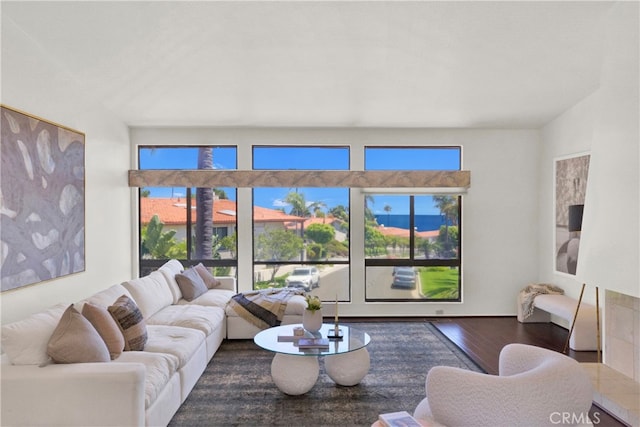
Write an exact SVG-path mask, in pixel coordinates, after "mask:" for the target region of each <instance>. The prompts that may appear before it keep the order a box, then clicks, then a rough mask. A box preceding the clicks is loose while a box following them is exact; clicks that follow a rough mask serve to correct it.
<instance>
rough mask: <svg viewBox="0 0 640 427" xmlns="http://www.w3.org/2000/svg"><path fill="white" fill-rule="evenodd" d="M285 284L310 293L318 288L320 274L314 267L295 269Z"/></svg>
mask: <svg viewBox="0 0 640 427" xmlns="http://www.w3.org/2000/svg"><path fill="white" fill-rule="evenodd" d="M285 282H286V284H287V286H291V287H294V288H302V289H304V290H305V291H310V290H311V289H313V288H317V287H319V286H320V272H319V271H318V269H317V268H316V267H296V268H294V269H293V271H292V272H291V274H290V275H289V276H288V277H287V278H286V279H285Z"/></svg>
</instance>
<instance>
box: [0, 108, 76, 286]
mask: <svg viewBox="0 0 640 427" xmlns="http://www.w3.org/2000/svg"><path fill="white" fill-rule="evenodd" d="M0 109H1V112H0V114H1V129H2V140H1V142H2V147H1V149H0V160H1V163H0V168H1V169H0V189H1V191H2V192H1V193H0V220H1V223H0V245H1V246H0V254H1V258H0V262H1V263H2V264H1V265H0V278H1V281H2V291H7V290H10V289H16V288H20V287H22V286H26V285H30V284H34V283H39V282H42V281H45V280H50V279H55V278H57V277H62V276H66V275H68V274H73V273H78V272H81V271H84V269H85V243H84V233H85V195H84V186H85V181H84V144H85V136H84V134H83V133H82V132H78V131H76V130H73V129H69V128H67V127H64V126H61V125H58V124H55V123H51V122H49V121H47V120H44V119H41V118H38V117H34V116H32V115H30V114H27V113H24V112H21V111H18V110H15V109H13V108H9V107H6V106H0Z"/></svg>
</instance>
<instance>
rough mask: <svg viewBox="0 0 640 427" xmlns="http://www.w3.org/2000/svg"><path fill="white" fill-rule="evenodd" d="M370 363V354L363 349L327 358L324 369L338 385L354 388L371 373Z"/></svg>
mask: <svg viewBox="0 0 640 427" xmlns="http://www.w3.org/2000/svg"><path fill="white" fill-rule="evenodd" d="M370 363H371V361H370V358H369V352H368V351H367V349H366V348H364V347H363V348H361V349H360V350H356V351H351V352H349V353H343V354H334V355H327V356H325V358H324V369H325V371H326V372H327V375H329V378H331V379H332V380H333V382H335V383H336V384H339V385H344V386H353V385H356V384H359V383H360V381H362V379H363V378H364V377H365V376H366V375H367V373H369V366H370Z"/></svg>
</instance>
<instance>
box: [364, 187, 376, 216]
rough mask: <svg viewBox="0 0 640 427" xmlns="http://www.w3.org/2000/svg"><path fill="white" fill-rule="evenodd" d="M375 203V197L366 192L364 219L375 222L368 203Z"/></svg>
mask: <svg viewBox="0 0 640 427" xmlns="http://www.w3.org/2000/svg"><path fill="white" fill-rule="evenodd" d="M375 203H376V199H375V198H374V197H373V196H372V195H371V194H366V195H365V196H364V219H365V220H369V221H374V222H375V219H376V217H375V215H373V212H372V211H371V208H370V207H369V205H374V204H375Z"/></svg>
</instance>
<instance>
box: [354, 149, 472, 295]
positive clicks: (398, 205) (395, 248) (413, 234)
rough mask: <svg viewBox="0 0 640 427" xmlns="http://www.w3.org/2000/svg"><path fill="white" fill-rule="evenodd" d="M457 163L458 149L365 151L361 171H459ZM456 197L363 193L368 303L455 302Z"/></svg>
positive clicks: (458, 245) (457, 261) (457, 256)
mask: <svg viewBox="0 0 640 427" xmlns="http://www.w3.org/2000/svg"><path fill="white" fill-rule="evenodd" d="M460 163H461V162H460V149H459V148H458V147H421V148H415V147H393V148H390V147H368V148H366V150H365V168H366V170H459V169H460V166H461V165H460ZM414 193H417V192H416V191H415V190H414ZM460 200H461V198H460V197H459V196H457V195H451V194H388V193H384V194H376V193H375V191H374V192H367V193H366V195H365V266H366V272H365V274H366V285H365V298H366V300H367V301H404V300H407V301H415V300H422V301H460V296H461V292H460V290H461V273H462V271H461V261H460V254H461V235H460V233H461V222H460V219H461V218H460V217H461V215H460V213H461V203H460Z"/></svg>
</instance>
